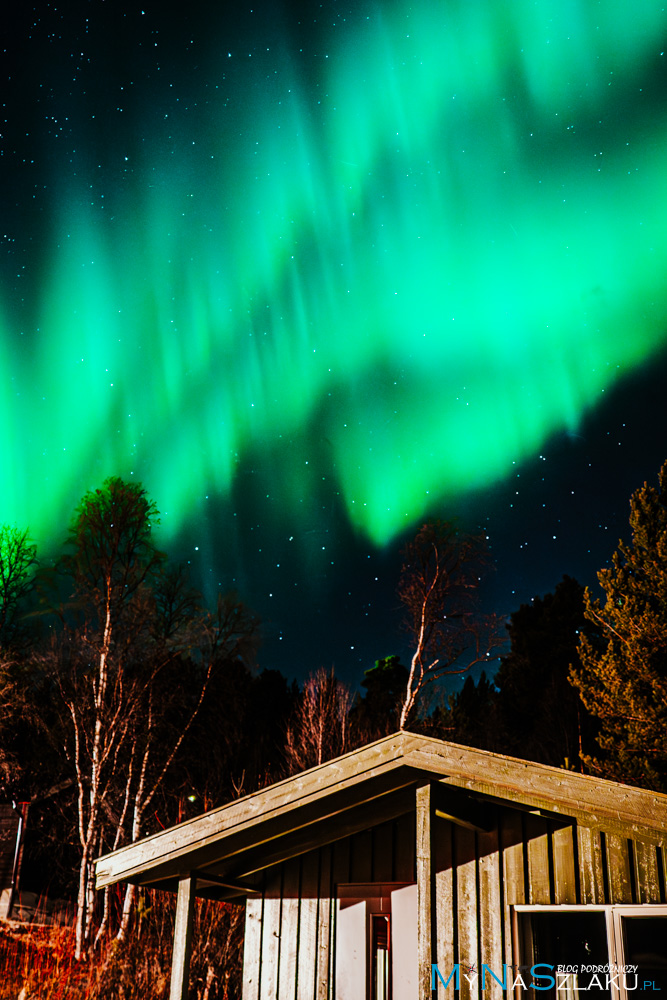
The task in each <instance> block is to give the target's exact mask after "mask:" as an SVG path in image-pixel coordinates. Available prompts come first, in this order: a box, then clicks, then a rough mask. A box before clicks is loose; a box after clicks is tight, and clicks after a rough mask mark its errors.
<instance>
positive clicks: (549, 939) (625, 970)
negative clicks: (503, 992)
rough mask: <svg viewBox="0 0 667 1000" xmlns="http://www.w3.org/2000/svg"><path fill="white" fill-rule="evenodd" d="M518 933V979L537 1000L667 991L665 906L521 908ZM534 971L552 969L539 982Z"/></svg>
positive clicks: (617, 998) (609, 999) (604, 999)
mask: <svg viewBox="0 0 667 1000" xmlns="http://www.w3.org/2000/svg"><path fill="white" fill-rule="evenodd" d="M515 932H516V944H517V946H518V953H519V962H520V966H521V968H520V969H517V970H515V976H516V975H517V974H518V973H521V977H522V979H523V981H524V983H525V985H526V987H529V988H528V993H529V994H530V995H531V997H532V1000H538V998H540V997H542V998H544V1000H557V998H562V1000H591V997H590V996H589V994H592V996H593V997H595V998H596V1000H632V997H633V996H634V991H635V990H638V991H643V992H647V991H648V992H649V993H650V995H653V994H652V991H653V990H656V991H658V990H665V989H667V907H665V906H653V905H650V904H647V905H644V906H576V907H563V906H542V907H528V906H517V907H515ZM535 965H541V966H546V967H548V966H551V969H549V968H546V967H543V968H540V969H538V970H536V972H537V974H538V975H539V976H542V977H544V978H542V979H537V977H536V976H534V975H531V972H530V970H531V968H532V967H533V966H535ZM557 973H559V975H558V976H557V975H556V974H557ZM548 977H551V978H548ZM533 982H534V983H535V984H536V985H539V986H540V989H539V990H538V989H533V988H530V984H531V983H533ZM519 986H520V983H519ZM545 987H548V988H545ZM584 994H586V996H584Z"/></svg>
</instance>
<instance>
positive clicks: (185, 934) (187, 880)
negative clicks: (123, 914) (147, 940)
mask: <svg viewBox="0 0 667 1000" xmlns="http://www.w3.org/2000/svg"><path fill="white" fill-rule="evenodd" d="M195 883H196V878H195V877H194V876H193V875H186V876H185V877H184V878H181V879H179V880H178V896H177V899H176V920H175V921H174V950H173V952H172V959H171V988H170V990H169V1000H188V985H189V983H188V981H189V978H190V940H191V938H192V915H193V912H194V904H195Z"/></svg>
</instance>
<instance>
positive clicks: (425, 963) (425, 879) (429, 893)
mask: <svg viewBox="0 0 667 1000" xmlns="http://www.w3.org/2000/svg"><path fill="white" fill-rule="evenodd" d="M416 794H417V842H416V861H417V955H418V960H419V992H418V997H417V1000H431V963H432V962H433V961H435V959H434V957H433V956H434V955H435V953H436V950H435V947H434V942H435V905H434V899H433V884H434V878H433V827H434V810H433V794H432V789H431V785H422V787H421V788H418V789H417V793H416Z"/></svg>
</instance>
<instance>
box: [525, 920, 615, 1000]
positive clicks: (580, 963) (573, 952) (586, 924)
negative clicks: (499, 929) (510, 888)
mask: <svg viewBox="0 0 667 1000" xmlns="http://www.w3.org/2000/svg"><path fill="white" fill-rule="evenodd" d="M522 917H523V919H522V950H521V955H522V959H521V961H522V964H523V965H524V966H527V968H526V969H525V970H523V971H522V975H523V979H524V982H525V983H526V985H528V984H529V982H530V981H531V977H530V971H529V970H530V967H531V966H533V965H536V964H538V963H542V962H544V963H546V964H547V965H552V966H554V967H556V968H557V967H558V966H563V967H564V968H565V969H567V968H576V969H578V970H579V971H578V972H577V973H572V974H569V975H568V976H567V978H566V979H565V978H561V981H560V982H561V989H560V990H559V991H558V994H557V993H556V988H555V986H554V987H553V988H552V989H549V990H543V989H540V990H539V991H532V992H533V995H534V996H535V997H542V998H545V1000H546V998H549V1000H551V998H553V1000H556V997H558V998H559V1000H577V998H579V1000H586V996H585V994H584V993H583V992H582V993H580V991H581V990H583V991H586V990H587V988H588V986H589V984H590V982H591V979H592V977H593V975H594V973H593V972H592V971H589V969H588V967H589V966H591V965H595V966H597V965H600V966H606V965H607V964H608V962H609V951H608V947H607V925H606V920H605V915H604V913H600V912H596V913H581V912H576V911H572V910H570V911H569V912H565V913H553V912H551V913H525V914H523V915H522ZM537 972H538V974H540V975H544V974H546V973H547V970H546V969H539V970H537ZM545 983H546V981H545V980H541V981H539V984H540V986H543V985H545ZM599 983H600V985H601V986H602V987H603V988H602V989H600V988H599V987H598V983H597V982H595V983H594V984H593V989H594V991H595V997H596V1000H609V997H610V991H609V990H608V989H604V987H605V986H606V977H605V975H604V974H601V975H600V977H599Z"/></svg>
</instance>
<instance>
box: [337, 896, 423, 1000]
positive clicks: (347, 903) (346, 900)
mask: <svg viewBox="0 0 667 1000" xmlns="http://www.w3.org/2000/svg"><path fill="white" fill-rule="evenodd" d="M417 967H418V963H417V886H416V885H412V884H411V885H406V884H405V883H382V884H380V883H364V884H354V885H339V886H338V900H337V907H336V989H335V1000H414V997H415V996H416V994H417Z"/></svg>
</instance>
